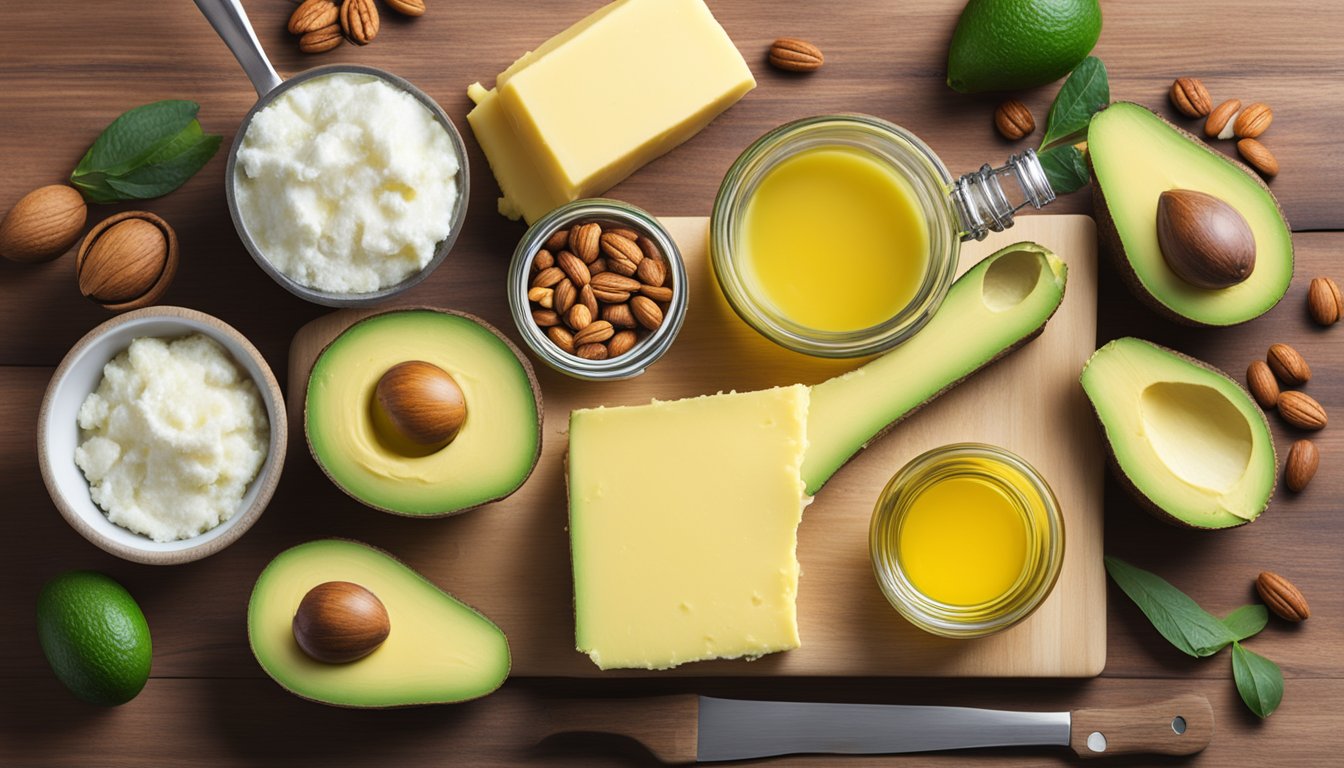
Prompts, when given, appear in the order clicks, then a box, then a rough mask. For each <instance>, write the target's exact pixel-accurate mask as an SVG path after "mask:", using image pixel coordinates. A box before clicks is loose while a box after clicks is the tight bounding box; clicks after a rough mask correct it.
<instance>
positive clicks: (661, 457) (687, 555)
mask: <svg viewBox="0 0 1344 768" xmlns="http://www.w3.org/2000/svg"><path fill="white" fill-rule="evenodd" d="M808 398H809V394H808V389H807V387H804V386H802V385H795V386H791V387H780V388H776V389H770V390H764V391H761V392H747V393H731V394H718V395H711V396H708V397H698V398H692V399H688V400H679V401H676V402H658V401H654V402H653V403H652V404H650V405H641V406H633V407H621V408H594V409H587V410H577V411H574V412H573V413H572V414H571V415H570V421H569V469H568V471H569V533H570V550H571V555H572V558H573V565H574V612H575V640H576V644H577V646H578V649H579V650H580V651H582V652H584V653H587V654H588V655H589V657H591V658H592V660H593V662H594V663H595V664H597V666H598V667H600V668H602V669H616V668H642V669H666V668H668V667H674V666H676V665H678V664H682V663H684V662H688V661H700V660H704V659H716V658H726V659H731V658H739V657H750V658H755V657H758V656H761V655H763V654H766V653H772V652H774V651H784V650H788V649H790V648H797V647H798V644H799V641H798V623H797V612H796V609H795V598H796V596H797V593H798V560H797V557H796V555H795V549H796V545H797V541H798V536H797V533H798V523H799V522H800V521H801V520H802V514H803V507H804V506H806V504H807V502H809V501H810V498H808V497H807V496H806V495H805V494H804V492H803V482H802V476H801V467H802V461H803V452H804V449H805V448H806V446H807V405H808Z"/></svg>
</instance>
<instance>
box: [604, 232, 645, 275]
mask: <svg viewBox="0 0 1344 768" xmlns="http://www.w3.org/2000/svg"><path fill="white" fill-rule="evenodd" d="M601 243H602V253H604V254H605V255H606V257H607V265H608V266H609V268H610V269H611V270H612V271H613V272H619V273H621V274H622V275H625V276H626V277H629V276H630V275H633V274H635V270H636V269H637V268H638V267H639V263H640V262H641V261H643V260H644V253H643V252H642V251H641V250H640V249H639V244H638V243H636V242H633V241H631V240H629V239H628V238H624V237H617V236H615V235H612V234H605V235H603V236H602V240H601Z"/></svg>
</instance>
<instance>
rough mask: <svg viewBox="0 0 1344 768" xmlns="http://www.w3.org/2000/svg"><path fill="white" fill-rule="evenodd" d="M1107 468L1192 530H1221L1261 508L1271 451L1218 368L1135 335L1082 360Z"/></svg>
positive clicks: (1258, 417)
mask: <svg viewBox="0 0 1344 768" xmlns="http://www.w3.org/2000/svg"><path fill="white" fill-rule="evenodd" d="M1081 380H1082V384H1083V391H1084V392H1086V393H1087V397H1088V399H1089V400H1091V401H1092V408H1093V410H1095V411H1096V414H1097V419H1098V421H1100V422H1101V428H1102V433H1103V436H1104V437H1105V442H1106V447H1107V449H1108V450H1109V451H1110V453H1111V457H1112V458H1113V459H1114V462H1113V467H1114V469H1115V470H1116V472H1115V474H1116V476H1117V477H1118V478H1119V479H1120V480H1121V482H1122V483H1123V484H1124V485H1125V487H1126V488H1128V489H1129V491H1130V492H1131V493H1133V494H1134V495H1135V496H1136V497H1137V498H1138V499H1139V501H1140V502H1141V503H1142V504H1143V506H1144V508H1145V509H1147V510H1148V511H1150V512H1153V513H1154V514H1156V515H1157V516H1158V517H1159V518H1160V519H1164V520H1166V521H1168V522H1174V523H1176V524H1178V525H1184V526H1187V527H1191V528H1229V527H1232V526H1236V525H1243V524H1245V523H1248V522H1250V521H1252V520H1254V519H1255V518H1256V517H1258V516H1259V515H1260V513H1261V512H1263V511H1264V510H1265V508H1266V507H1267V506H1269V499H1270V497H1271V496H1272V495H1273V494H1274V484H1275V481H1276V478H1277V477H1278V458H1277V456H1276V455H1275V453H1274V439H1273V436H1272V435H1271V434H1270V431H1269V422H1267V421H1266V420H1265V414H1264V412H1263V411H1261V410H1260V407H1259V406H1257V405H1256V404H1255V402H1254V401H1253V400H1251V397H1250V395H1248V394H1247V393H1246V390H1244V389H1242V388H1241V385H1239V384H1238V383H1237V382H1235V381H1233V380H1232V379H1231V378H1229V377H1228V376H1227V374H1225V373H1223V372H1222V371H1220V370H1218V369H1217V368H1214V367H1213V366H1211V365H1209V364H1207V363H1204V362H1201V361H1199V360H1195V359H1194V358H1191V357H1186V356H1185V355H1182V354H1181V353H1179V352H1175V351H1172V350H1170V349H1167V348H1166V347H1161V346H1158V345H1157V344H1153V343H1152V342H1148V341H1143V340H1141V339H1135V338H1128V337H1127V338H1123V339H1116V340H1115V341H1112V342H1110V343H1109V344H1106V345H1105V346H1103V347H1102V348H1101V349H1099V350H1097V352H1096V353H1095V354H1094V355H1092V358H1091V359H1090V360H1088V362H1087V365H1086V366H1085V367H1084V368H1083V374H1082V377H1081Z"/></svg>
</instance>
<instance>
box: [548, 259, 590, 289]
mask: <svg viewBox="0 0 1344 768" xmlns="http://www.w3.org/2000/svg"><path fill="white" fill-rule="evenodd" d="M555 265H556V266H557V267H559V268H560V269H562V270H564V272H565V274H566V275H568V276H569V281H570V282H572V283H574V285H575V286H583V285H587V284H588V281H589V280H591V279H592V275H590V274H588V265H587V264H584V263H583V260H582V259H580V258H579V257H578V256H575V255H574V254H572V253H570V252H569V251H561V252H560V253H558V254H556V256H555Z"/></svg>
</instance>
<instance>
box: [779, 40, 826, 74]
mask: <svg viewBox="0 0 1344 768" xmlns="http://www.w3.org/2000/svg"><path fill="white" fill-rule="evenodd" d="M767 58H768V59H769V61H770V66H772V67H774V68H776V69H782V70H784V71H785V72H812V71H815V70H817V69H820V68H821V65H822V64H825V63H826V57H824V56H822V55H821V49H820V48H818V47H817V46H815V45H813V44H811V43H809V42H807V41H806V40H799V39H797V38H793V37H781V38H779V39H778V40H776V41H775V42H774V44H773V45H771V46H770V53H769V56H768V57H767Z"/></svg>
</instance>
